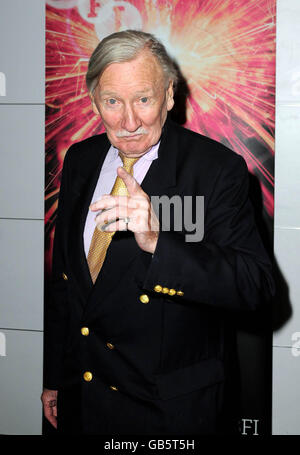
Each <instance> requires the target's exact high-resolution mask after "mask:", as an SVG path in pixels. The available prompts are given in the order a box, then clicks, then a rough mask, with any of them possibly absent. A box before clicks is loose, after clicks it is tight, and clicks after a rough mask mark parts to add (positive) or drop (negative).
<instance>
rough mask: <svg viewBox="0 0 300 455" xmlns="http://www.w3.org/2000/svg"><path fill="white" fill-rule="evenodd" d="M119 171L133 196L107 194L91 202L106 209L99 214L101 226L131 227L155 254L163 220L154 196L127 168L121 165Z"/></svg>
mask: <svg viewBox="0 0 300 455" xmlns="http://www.w3.org/2000/svg"><path fill="white" fill-rule="evenodd" d="M117 172H118V176H119V177H121V178H122V180H123V181H124V183H125V185H126V187H127V190H128V193H129V196H112V195H104V196H102V198H101V199H100V200H99V201H97V202H95V203H94V204H91V206H90V209H91V210H92V211H94V212H96V211H99V210H102V212H101V213H99V215H97V216H96V224H97V227H98V229H101V228H102V230H103V229H105V232H114V231H124V230H126V229H129V230H130V231H132V232H133V233H134V236H135V240H136V242H137V244H138V246H139V247H140V248H141V249H142V250H143V251H146V252H148V253H152V254H153V253H154V251H155V248H156V244H157V240H158V234H159V221H158V219H157V216H156V214H155V212H154V210H153V207H152V204H151V201H150V198H149V196H148V195H147V194H146V193H145V192H144V191H143V190H142V188H141V186H140V185H139V184H138V182H137V181H136V180H135V178H134V177H133V176H132V175H130V174H128V172H126V171H125V169H124V168H122V167H119V168H118V171H117ZM126 218H129V221H128V223H125V221H124V219H125V220H126ZM116 220H117V221H116ZM106 225H107V226H106ZM105 226H106V227H105Z"/></svg>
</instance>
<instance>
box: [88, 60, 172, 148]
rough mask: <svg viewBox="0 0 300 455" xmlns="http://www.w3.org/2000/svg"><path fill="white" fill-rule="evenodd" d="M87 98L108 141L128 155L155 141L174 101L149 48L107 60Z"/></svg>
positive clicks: (153, 143) (170, 87) (149, 145)
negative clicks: (117, 60) (128, 56)
mask: <svg viewBox="0 0 300 455" xmlns="http://www.w3.org/2000/svg"><path fill="white" fill-rule="evenodd" d="M91 98H92V104H93V110H94V112H95V113H99V114H100V116H101V118H102V121H103V124H104V126H105V128H106V133H107V136H108V138H109V140H110V142H111V144H113V145H114V146H115V147H116V148H117V149H118V150H120V151H121V152H122V153H123V154H124V155H125V156H129V157H139V156H142V155H143V154H144V153H146V152H147V151H148V150H149V149H150V148H151V147H152V145H155V144H156V143H157V142H158V141H159V139H160V135H161V131H162V127H163V125H164V123H165V120H166V117H167V111H169V110H170V109H172V107H173V104H174V101H173V87H172V83H170V84H169V87H168V88H167V89H166V88H165V78H164V74H163V70H162V69H161V67H160V65H159V63H158V62H157V60H156V58H155V57H154V56H153V55H152V54H151V53H150V52H149V51H144V52H141V54H140V55H139V56H138V57H137V58H136V59H134V60H131V61H129V62H123V63H112V64H110V65H109V66H108V67H107V68H106V69H105V70H104V71H103V73H102V75H101V77H100V79H99V82H98V85H97V86H96V88H95V91H94V95H93V96H91Z"/></svg>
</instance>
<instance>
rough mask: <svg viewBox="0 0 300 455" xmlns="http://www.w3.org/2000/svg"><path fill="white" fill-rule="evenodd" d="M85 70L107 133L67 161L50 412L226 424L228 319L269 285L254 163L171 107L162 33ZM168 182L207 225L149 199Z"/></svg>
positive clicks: (51, 320)
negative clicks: (174, 115) (171, 115)
mask: <svg viewBox="0 0 300 455" xmlns="http://www.w3.org/2000/svg"><path fill="white" fill-rule="evenodd" d="M86 81H87V87H88V90H89V94H90V98H91V102H92V107H93V110H94V112H95V113H96V114H99V115H100V116H101V119H102V122H103V124H104V126H105V129H106V134H101V135H97V136H93V137H91V138H89V139H86V140H84V141H81V142H79V143H76V144H74V145H72V146H71V147H70V149H69V150H68V152H67V154H66V157H65V161H64V167H63V175H62V182H61V189H60V197H59V208H58V217H57V224H56V232H55V242H54V253H53V279H52V290H51V298H50V299H49V302H48V303H47V306H46V309H45V322H46V324H45V379H44V386H45V389H44V392H43V394H42V401H43V404H44V412H45V416H46V417H47V418H48V420H49V421H50V422H51V423H52V425H53V426H54V427H57V428H58V430H60V431H61V432H65V433H75V434H78V433H82V434H130V433H132V434H191V433H193V434H215V433H218V432H220V431H222V428H223V429H224V427H225V424H226V422H227V423H228V422H230V419H229V417H228V415H227V414H226V412H227V410H228V409H229V408H230V407H233V402H230V400H231V397H230V396H228V393H227V391H228V390H231V389H232V380H233V376H232V371H235V370H234V368H235V361H234V360H235V344H234V341H233V340H234V334H233V333H232V331H231V329H230V326H228V325H227V324H226V320H228V319H230V312H236V311H246V310H250V311H254V310H256V308H257V307H259V306H260V305H261V304H264V303H265V302H267V301H268V300H269V298H270V295H271V294H272V292H273V281H272V276H271V265H270V261H269V259H268V258H267V257H266V253H265V251H264V249H263V246H262V243H261V240H260V238H259V235H258V233H257V230H256V227H255V224H254V220H253V215H252V210H251V206H250V203H249V201H248V195H247V191H248V186H247V185H248V180H247V179H248V173H247V166H246V164H245V162H244V160H243V159H242V158H241V157H240V156H239V155H237V154H235V153H233V152H231V151H230V150H228V149H226V148H225V147H224V146H222V145H221V144H218V143H217V142H215V141H213V140H211V139H208V138H206V137H203V136H201V135H199V134H196V133H194V132H191V131H189V130H186V129H184V128H182V127H179V126H177V125H175V124H174V123H172V122H171V121H170V120H169V119H167V114H168V111H170V110H171V109H172V107H173V104H174V101H173V95H174V90H175V88H176V82H177V72H176V67H175V65H174V63H173V61H172V60H171V58H170V57H169V56H168V55H167V53H166V50H165V48H164V46H163V45H162V44H161V43H160V42H159V41H157V39H156V38H155V37H154V36H152V35H150V34H147V33H143V32H140V31H133V30H127V31H123V32H119V33H115V34H112V35H110V36H108V37H106V38H105V39H104V40H102V41H101V42H100V44H99V45H98V46H97V48H96V49H95V51H94V52H93V54H92V56H91V59H90V62H89V67H88V72H87V76H86ZM161 196H163V197H164V198H165V199H166V198H167V199H168V198H169V200H171V198H173V197H174V196H177V198H179V199H180V201H182V212H184V213H185V218H186V216H187V217H190V219H195V217H196V218H197V217H198V218H199V217H200V216H204V235H202V236H201V238H197V236H196V238H193V239H191V236H190V237H188V236H187V231H188V230H190V229H187V227H186V225H184V226H182V227H181V229H179V228H178V223H177V221H178V220H175V218H176V217H175V209H174V210H173V212H172V211H171V212H172V213H171V214H170V213H169V214H168V216H170V219H171V221H170V223H169V228H166V226H164V220H163V219H164V216H165V214H164V210H166V207H164V205H163V204H162V210H161V211H159V210H157V209H156V210H154V205H153V203H152V202H153V200H154V197H156V198H157V197H161ZM199 196H203V197H204V208H203V211H201V213H199V210H197V207H198V205H197V197H199ZM173 201H174V199H173ZM170 207H171V204H169V209H170ZM176 213H177V215H178V211H177V212H176ZM172 214H173V215H174V216H173V217H172V216H171V215H172ZM176 223H177V224H176ZM165 224H168V223H165ZM198 237H199V236H198ZM195 240H196V241H195ZM229 359H230V361H229ZM228 402H229V404H230V406H226V403H228ZM228 429H229V430H230V425H229V426H228ZM229 430H228V431H229Z"/></svg>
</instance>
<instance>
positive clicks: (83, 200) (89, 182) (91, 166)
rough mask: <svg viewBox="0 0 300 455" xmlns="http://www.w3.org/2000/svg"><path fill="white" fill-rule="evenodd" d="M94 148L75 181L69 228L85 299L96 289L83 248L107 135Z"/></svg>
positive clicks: (71, 251) (74, 264)
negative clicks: (87, 220)
mask: <svg viewBox="0 0 300 455" xmlns="http://www.w3.org/2000/svg"><path fill="white" fill-rule="evenodd" d="M100 139H101V140H100ZM93 147H94V150H87V151H86V155H87V157H86V162H85V163H82V167H81V173H80V176H79V178H78V179H77V180H76V186H75V188H74V189H73V193H74V197H75V198H76V201H75V202H74V211H73V213H72V222H73V225H71V227H70V237H69V257H70V264H71V268H72V270H73V273H74V275H75V277H76V281H77V283H78V285H79V288H80V289H81V294H82V297H83V300H84V302H86V300H87V298H88V296H89V294H90V292H91V290H92V288H93V283H92V280H91V276H90V272H89V268H88V264H87V261H86V255H85V251H84V241H83V232H84V226H85V221H86V217H87V214H88V210H89V205H90V202H91V199H92V197H93V194H94V191H95V187H96V184H97V182H98V178H99V174H100V171H101V168H102V165H103V162H104V159H105V157H106V154H107V152H108V150H109V147H110V143H109V141H108V139H107V137H106V135H101V136H99V143H96V144H95V143H94V144H93ZM74 183H75V182H74Z"/></svg>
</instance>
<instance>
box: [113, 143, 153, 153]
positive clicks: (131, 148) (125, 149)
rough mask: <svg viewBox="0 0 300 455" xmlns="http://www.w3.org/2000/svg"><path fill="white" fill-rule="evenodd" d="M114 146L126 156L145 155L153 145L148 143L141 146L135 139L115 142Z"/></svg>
mask: <svg viewBox="0 0 300 455" xmlns="http://www.w3.org/2000/svg"><path fill="white" fill-rule="evenodd" d="M113 145H114V146H115V147H116V148H117V149H118V150H120V151H121V152H122V153H124V154H126V155H128V154H130V155H143V154H144V153H146V152H147V151H148V150H149V149H150V148H151V147H152V145H151V143H148V142H147V143H141V144H139V143H138V141H137V140H133V139H132V140H128V141H122V142H115V144H113Z"/></svg>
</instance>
